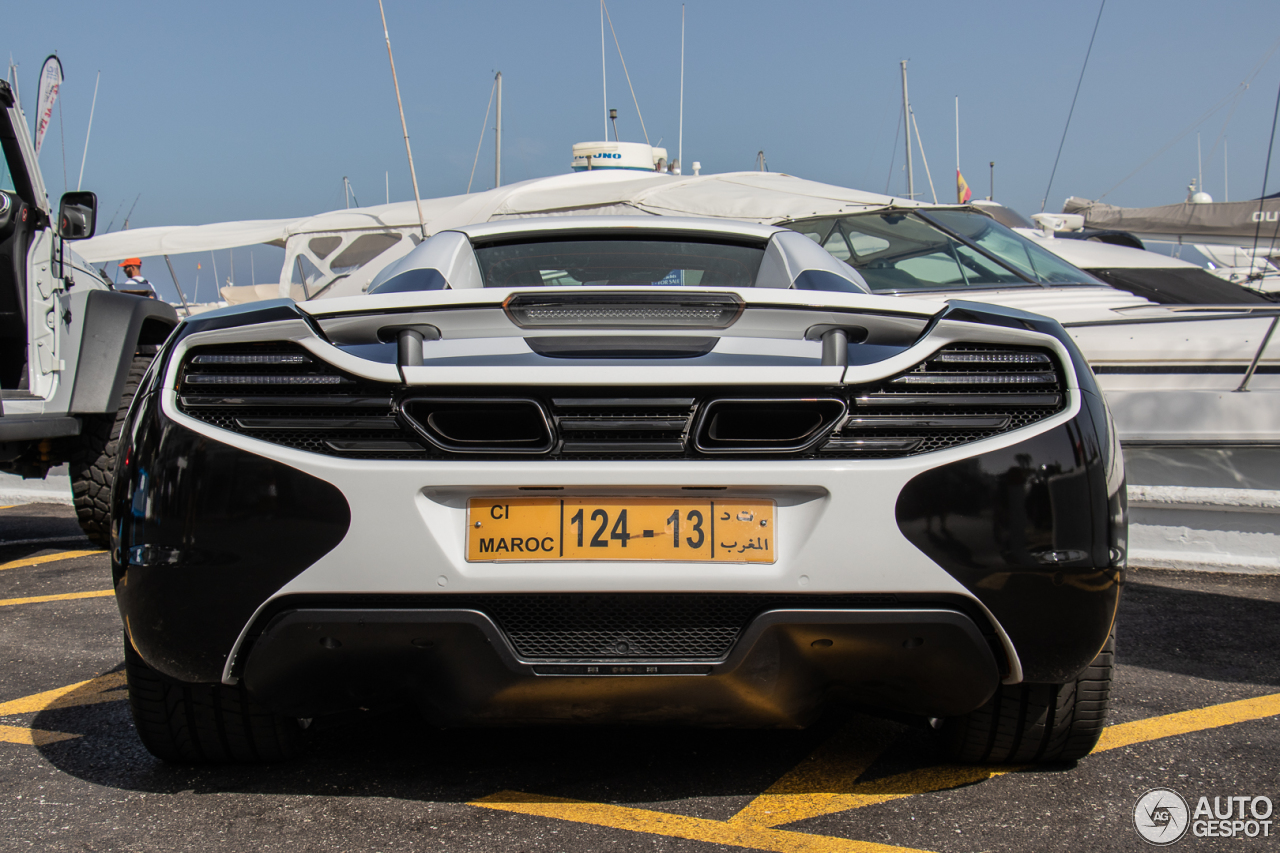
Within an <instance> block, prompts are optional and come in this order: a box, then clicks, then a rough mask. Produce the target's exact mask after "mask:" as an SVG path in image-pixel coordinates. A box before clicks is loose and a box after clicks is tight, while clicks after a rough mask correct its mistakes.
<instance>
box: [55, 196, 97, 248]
mask: <svg viewBox="0 0 1280 853" xmlns="http://www.w3.org/2000/svg"><path fill="white" fill-rule="evenodd" d="M97 219H98V196H97V195H96V194H94V193H79V192H76V193H63V194H62V203H61V204H60V205H59V206H58V236H59V237H61V238H62V239H64V240H85V239H88V238H89V237H92V236H93V231H94V228H95V227H97V224H98V223H97Z"/></svg>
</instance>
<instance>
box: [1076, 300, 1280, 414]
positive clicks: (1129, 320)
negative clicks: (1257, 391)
mask: <svg viewBox="0 0 1280 853" xmlns="http://www.w3.org/2000/svg"><path fill="white" fill-rule="evenodd" d="M1142 307H1143V308H1147V306H1142ZM1161 307H1162V308H1163V309H1165V311H1167V312H1169V313H1168V314H1167V315H1165V316H1160V317H1116V318H1114V319H1110V320H1081V321H1079V322H1074V323H1063V324H1062V325H1063V327H1064V328H1068V329H1079V328H1084V327H1088V326H1133V325H1136V324H1139V323H1188V322H1191V323H1197V322H1203V321H1205V320H1256V319H1259V318H1265V317H1270V318H1271V324H1270V325H1268V326H1267V333H1266V334H1265V335H1263V336H1262V343H1261V344H1259V345H1258V349H1257V351H1256V352H1254V354H1253V360H1252V361H1250V362H1249V368H1248V369H1247V370H1246V371H1245V373H1244V379H1242V380H1241V381H1240V387H1238V388H1236V392H1237V393H1242V392H1246V391H1248V390H1249V380H1251V379H1253V374H1254V373H1256V372H1257V370H1258V362H1260V361H1261V360H1262V353H1263V352H1264V351H1265V350H1266V348H1267V345H1268V344H1269V343H1271V336H1272V334H1273V333H1274V332H1275V330H1276V325H1277V324H1280V305H1276V306H1272V305H1162V306H1161ZM1115 310H1120V311H1123V310H1125V309H1115ZM1205 312H1229V313H1215V314H1207V313H1205Z"/></svg>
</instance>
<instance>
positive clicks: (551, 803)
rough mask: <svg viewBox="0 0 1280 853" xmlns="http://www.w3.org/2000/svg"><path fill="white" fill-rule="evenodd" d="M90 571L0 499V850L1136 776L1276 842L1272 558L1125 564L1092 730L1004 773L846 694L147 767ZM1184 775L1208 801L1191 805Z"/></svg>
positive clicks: (548, 832)
mask: <svg viewBox="0 0 1280 853" xmlns="http://www.w3.org/2000/svg"><path fill="white" fill-rule="evenodd" d="M110 590H111V577H110V566H109V563H108V560H107V557H106V555H105V554H104V553H102V552H100V551H95V550H94V549H93V547H92V546H91V545H90V544H89V543H88V542H87V541H86V540H84V539H82V538H80V537H79V534H78V528H77V527H76V524H75V521H74V518H73V516H72V512H71V509H70V508H69V507H66V506H57V505H52V504H28V505H21V506H16V507H7V508H4V509H0V654H3V658H0V660H3V662H4V663H3V667H2V668H0V767H3V773H0V802H4V803H7V804H8V805H7V806H6V807H5V809H4V811H3V822H2V823H0V850H4V851H8V850H40V851H63V850H68V851H71V850H75V851H116V850H120V851H125V850H128V851H185V850H200V851H207V850H220V851H221V850H227V851H239V850H245V851H271V850H288V851H384V853H391V851H494V853H532V851H548V853H552V852H553V851H561V852H562V853H598V851H615V850H616V851H630V850H644V851H649V850H655V851H686V850H687V851H712V850H724V851H728V850H743V849H759V850H774V851H804V853H825V851H861V852H862V853H889V851H893V850H902V849H911V850H929V851H938V853H961V851H965V853H971V852H972V851H1054V850H1063V851H1067V850H1070V851H1077V850H1081V849H1090V850H1145V849H1149V848H1151V847H1152V845H1151V844H1150V843H1148V842H1147V841H1146V840H1144V839H1143V837H1142V836H1140V835H1139V830H1138V828H1137V827H1135V806H1136V805H1137V804H1138V801H1139V799H1140V798H1141V797H1143V795H1144V794H1146V793H1147V792H1148V791H1150V790H1151V789H1158V788H1164V789H1169V791H1171V792H1172V793H1173V794H1176V795H1180V797H1181V800H1182V801H1183V802H1185V804H1186V809H1185V811H1184V812H1182V813H1181V818H1179V813H1178V807H1177V800H1174V799H1171V798H1169V797H1168V795H1166V794H1163V793H1157V794H1156V795H1154V796H1155V798H1156V799H1150V798H1148V799H1146V800H1144V801H1143V802H1144V807H1143V809H1141V810H1140V812H1139V816H1140V821H1141V822H1142V823H1143V826H1144V827H1145V828H1146V831H1147V832H1148V833H1157V832H1164V833H1165V837H1164V838H1161V839H1158V840H1165V841H1167V840H1168V835H1169V834H1171V833H1173V832H1176V831H1177V830H1178V828H1179V827H1178V821H1179V820H1181V821H1182V823H1183V824H1185V825H1187V827H1188V831H1187V832H1186V833H1185V835H1184V836H1183V837H1182V838H1181V840H1179V841H1177V842H1175V843H1174V844H1173V845H1172V846H1173V847H1175V848H1187V849H1196V850H1200V849H1220V848H1224V847H1228V846H1230V849H1233V850H1241V851H1252V850H1259V851H1261V850H1269V849H1280V844H1277V841H1276V839H1275V838H1274V837H1273V836H1276V835H1278V834H1280V814H1277V815H1275V816H1273V817H1272V816H1269V817H1268V818H1267V819H1262V818H1257V817H1256V814H1257V813H1260V812H1261V810H1262V808H1263V806H1264V803H1263V801H1262V800H1261V799H1260V798H1264V797H1265V798H1268V800H1269V803H1277V804H1280V771H1278V769H1277V767H1278V764H1277V761H1276V756H1277V755H1280V749H1278V747H1280V654H1277V649H1280V577H1278V576H1274V575H1273V576H1247V575H1238V574H1232V575H1218V574H1206V573H1182V572H1172V571H1164V570H1142V571H1132V572H1130V574H1129V577H1128V581H1127V584H1126V590H1125V593H1124V596H1123V599H1122V603H1121V607H1120V616H1119V623H1118V628H1117V640H1118V661H1119V663H1118V667H1117V673H1116V681H1115V684H1114V688H1113V693H1112V710H1111V716H1110V718H1109V722H1110V724H1111V726H1110V728H1109V729H1108V730H1107V732H1106V734H1105V735H1104V737H1103V741H1102V743H1101V744H1100V745H1099V748H1098V749H1097V750H1095V751H1094V753H1093V754H1091V755H1089V756H1087V757H1086V758H1084V759H1082V760H1081V761H1079V762H1078V763H1076V764H1074V765H1061V766H1051V767H1041V768H1036V769H1021V770H1018V769H1013V770H1012V771H1011V770H1010V768H972V767H960V766H955V765H947V764H945V763H944V760H943V758H942V756H941V751H940V748H939V745H938V743H937V740H936V738H935V734H934V732H933V731H932V730H931V729H930V728H929V726H928V725H927V723H926V721H923V720H915V719H884V718H879V717H875V716H872V715H868V714H865V713H862V712H860V711H859V710H857V709H840V710H838V711H833V712H832V713H830V714H829V715H828V716H827V717H826V718H824V719H823V720H822V721H820V722H819V723H818V724H817V725H815V726H814V727H812V728H810V729H808V730H805V731H785V732H779V731H733V730H701V729H691V728H651V729H644V728H572V727H556V728H540V729H530V728H524V729H493V730H483V729H479V730H477V729H463V730H439V729H434V728H431V727H429V726H427V725H425V724H424V723H423V722H422V721H420V720H419V719H418V718H416V717H415V716H414V715H413V714H412V713H410V712H408V711H406V710H403V709H395V708H391V709H382V710H376V711H368V712H362V713H359V714H354V715H349V716H344V717H341V718H337V719H332V720H323V721H317V723H316V724H315V725H314V726H313V727H312V729H311V730H309V731H308V732H307V733H306V749H305V752H304V754H303V755H302V757H300V758H299V759H297V760H295V761H292V762H289V763H286V764H280V765H272V766H265V767H184V766H176V765H167V764H164V763H162V762H160V761H157V760H156V759H154V758H152V757H151V756H150V755H149V754H148V753H147V752H146V751H145V750H144V749H143V748H142V746H141V744H140V743H139V742H138V740H137V738H136V736H135V734H134V731H133V724H132V722H131V720H130V717H129V710H128V703H127V702H126V701H124V699H125V696H124V690H123V686H124V679H123V673H122V670H123V656H122V652H121V628H120V619H119V615H118V613H117V611H116V607H115V602H114V600H113V598H112V597H111V592H110ZM1202 797H1204V798H1207V799H1206V800H1205V802H1204V804H1203V807H1206V808H1210V809H1212V808H1213V805H1214V801H1215V798H1217V800H1218V802H1217V805H1218V808H1219V810H1220V811H1221V810H1222V809H1224V808H1227V807H1230V808H1231V809H1232V810H1233V813H1232V816H1231V818H1230V819H1225V820H1219V819H1217V818H1212V819H1207V818H1205V816H1204V815H1203V813H1201V814H1200V815H1199V817H1198V818H1197V817H1196V816H1195V814H1194V812H1195V810H1196V809H1197V806H1199V805H1201V801H1200V798H1202ZM1228 797H1237V798H1247V799H1237V800H1234V801H1231V803H1226V804H1225V805H1224V803H1225V798H1228ZM1161 798H1163V799H1161ZM1152 803H1156V804H1157V806H1162V807H1164V808H1165V811H1160V809H1159V808H1151V807H1150V806H1151V804H1152ZM1269 803H1268V804H1266V805H1267V807H1268V808H1270V806H1269ZM1250 809H1253V810H1254V812H1255V813H1254V814H1250ZM1241 810H1242V811H1243V812H1244V815H1243V818H1237V817H1236V811H1241ZM1170 815H1172V818H1171V819H1172V825H1173V827H1172V829H1170V823H1169V821H1170ZM1266 820H1271V821H1273V823H1272V824H1268V825H1267V826H1266V827H1264V826H1263V825H1262V824H1263V823H1264V822H1266ZM1251 823H1252V826H1250V824H1251ZM1236 824H1239V826H1238V827H1236V826H1235V825H1236ZM1250 829H1252V830H1253V831H1254V833H1256V837H1250V835H1249V831H1250ZM1224 830H1226V831H1232V832H1235V833H1236V834H1237V836H1238V837H1236V838H1234V839H1233V840H1224V839H1222V838H1218V837H1213V838H1210V837H1197V835H1196V833H1197V831H1199V832H1200V834H1201V835H1203V834H1204V833H1207V832H1210V831H1212V832H1214V833H1215V834H1217V833H1219V832H1221V831H1224ZM1264 831H1266V832H1269V836H1268V837H1263V832H1264Z"/></svg>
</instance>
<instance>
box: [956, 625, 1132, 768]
mask: <svg viewBox="0 0 1280 853" xmlns="http://www.w3.org/2000/svg"><path fill="white" fill-rule="evenodd" d="M1115 653H1116V638H1115V635H1114V634H1112V635H1111V636H1110V637H1108V638H1107V644H1106V645H1105V646H1103V647H1102V651H1101V652H1099V653H1098V656H1097V657H1096V658H1094V659H1093V662H1092V663H1090V664H1089V666H1087V667H1086V668H1085V670H1084V672H1082V673H1080V675H1079V676H1077V677H1076V679H1075V680H1074V681H1069V682H1067V683H1066V684H1010V685H1004V684H1002V685H1000V687H999V688H998V689H997V690H996V694H995V695H994V696H992V697H991V699H990V700H988V701H987V704H985V705H983V706H982V707H981V708H979V709H978V710H976V711H973V712H971V713H968V714H965V715H964V716H961V717H952V718H950V719H947V720H945V721H943V724H942V736H943V739H944V742H945V744H946V748H947V753H948V754H949V755H950V757H951V758H952V759H953V760H954V761H960V762H963V763H966V764H1036V763H1040V762H1054V761H1076V760H1078V759H1081V758H1083V757H1084V756H1086V755H1088V754H1089V751H1090V750H1092V749H1093V747H1094V746H1095V745H1097V743H1098V738H1099V737H1101V736H1102V729H1103V727H1104V725H1105V723H1106V718H1107V706H1108V702H1109V698H1110V694H1111V672H1112V668H1113V666H1114V663H1115Z"/></svg>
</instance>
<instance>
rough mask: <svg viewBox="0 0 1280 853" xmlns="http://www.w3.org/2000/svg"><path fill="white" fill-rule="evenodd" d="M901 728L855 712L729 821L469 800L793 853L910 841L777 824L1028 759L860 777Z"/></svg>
mask: <svg viewBox="0 0 1280 853" xmlns="http://www.w3.org/2000/svg"><path fill="white" fill-rule="evenodd" d="M1276 715H1280V693H1275V694H1271V695H1269V696H1259V697H1256V698H1254V699H1242V700H1239V701H1237V702H1226V703H1223V704H1221V705H1212V706H1209V707H1207V708H1198V709H1195V710H1192V711H1180V712H1178V713H1174V714H1164V715H1162V716H1159V717H1152V718H1150V719H1146V720H1137V721H1135V722H1132V723H1119V724H1117V725H1114V726H1110V727H1108V728H1107V729H1106V730H1105V731H1104V732H1103V735H1102V739H1101V741H1099V743H1098V746H1097V747H1095V748H1094V750H1093V751H1094V752H1095V753H1099V752H1105V751H1107V750H1111V749H1117V748H1119V747H1124V746H1132V745H1135V744H1140V743H1145V742H1148V741H1154V740H1160V739H1162V738H1166V737H1173V736H1175V735H1180V734H1188V733H1190V732H1197V731H1204V730H1206V729H1213V728H1219V727H1222V726H1228V725H1233V724H1235V723H1243V722H1247V721H1250V720H1260V719H1264V718H1266V717H1273V716H1276ZM899 731H901V728H900V727H894V725H893V724H891V723H886V722H883V721H874V720H870V719H866V718H859V719H855V720H853V721H851V722H850V723H849V724H848V725H847V726H846V727H845V728H844V729H842V730H841V732H840V733H838V734H837V735H836V736H834V737H833V738H832V739H831V740H830V741H828V742H827V743H824V744H823V745H822V746H821V747H819V748H818V749H817V750H816V751H815V752H814V753H813V754H812V755H811V756H809V758H807V759H805V761H804V762H802V763H801V764H799V765H797V766H796V767H795V768H794V769H792V770H791V771H790V772H788V773H787V774H785V775H784V776H783V777H782V778H781V779H779V780H778V781H777V782H775V783H774V784H773V785H771V786H770V787H769V789H768V790H767V791H765V792H764V793H763V794H761V795H760V796H759V797H756V798H755V799H754V800H752V801H751V802H750V803H748V804H747V806H746V807H745V808H744V809H742V810H741V811H740V812H738V813H737V814H736V815H734V816H733V817H731V818H729V820H727V821H717V820H707V819H704V818H692V817H686V816H684V815H673V814H668V813H666V812H656V811H650V810H647V809H634V808H628V807H625V806H613V805H607V804H602V803H588V802H583V801H580V800H568V799H562V798H559V797H543V796H538V795H536V794H526V793H521V792H515V791H503V792H501V793H498V794H493V795H492V796H488V797H484V798H482V799H479V800H475V801H473V802H472V803H471V805H473V806H479V807H481V808H487V809H497V810H500V811H508V812H517V813H519V814H527V815H533V816H537V817H549V818H555V819H558V820H567V821H572V822H575V823H589V824H594V825H597V826H607V827H611V828H614V829H625V830H629V831H632V832H644V833H648V834H650V835H664V836H669V837H675V838H687V839H692V840H696V841H708V842H712V843H716V844H725V845H729V846H733V847H750V848H755V849H760V850H771V851H787V853H790V852H791V851H797V853H828V851H830V852H831V853H837V851H859V853H869V851H880V853H887V851H900V850H904V849H906V848H900V847H893V846H890V845H884V844H877V843H873V842H868V841H856V840H849V839H844V838H833V837H830V836H824V835H812V834H808V833H803V832H793V831H787V830H779V829H773V828H772V827H775V826H781V825H783V824H787V823H794V822H796V821H800V820H805V819H807V818H811V817H818V816H820V815H826V814H835V813H837V812H843V811H849V810H851V809H857V808H863V807H865V806H871V805H876V804H878V803H883V802H888V801H890V800H898V799H902V798H904V797H910V796H914V795H916V794H924V793H929V792H932V791H942V790H948V789H952V788H958V787H961V786H963V785H971V784H974V783H976V782H982V781H985V780H987V779H991V778H994V777H996V776H1002V775H1004V774H1006V773H1014V772H1017V771H1019V770H1022V769H1024V768H1022V767H1015V766H1001V767H972V766H967V765H959V764H955V765H940V766H936V767H923V768H920V769H917V770H911V771H908V772H906V773H899V774H896V775H893V776H887V777H884V778H881V779H876V780H873V781H870V782H858V777H859V776H861V775H862V773H864V772H865V771H866V770H867V768H868V767H870V766H871V764H872V762H874V761H875V760H876V758H877V757H879V755H880V754H881V753H882V752H883V751H884V749H885V748H886V747H887V746H888V745H889V744H890V743H891V741H892V739H893V736H894V735H895V734H896V733H897V732H899Z"/></svg>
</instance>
